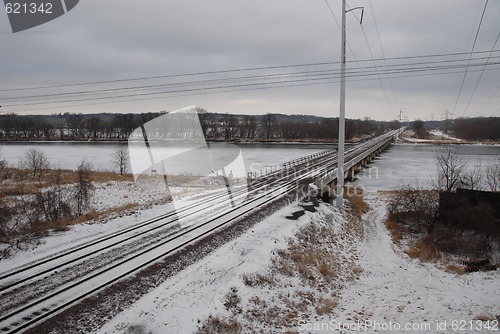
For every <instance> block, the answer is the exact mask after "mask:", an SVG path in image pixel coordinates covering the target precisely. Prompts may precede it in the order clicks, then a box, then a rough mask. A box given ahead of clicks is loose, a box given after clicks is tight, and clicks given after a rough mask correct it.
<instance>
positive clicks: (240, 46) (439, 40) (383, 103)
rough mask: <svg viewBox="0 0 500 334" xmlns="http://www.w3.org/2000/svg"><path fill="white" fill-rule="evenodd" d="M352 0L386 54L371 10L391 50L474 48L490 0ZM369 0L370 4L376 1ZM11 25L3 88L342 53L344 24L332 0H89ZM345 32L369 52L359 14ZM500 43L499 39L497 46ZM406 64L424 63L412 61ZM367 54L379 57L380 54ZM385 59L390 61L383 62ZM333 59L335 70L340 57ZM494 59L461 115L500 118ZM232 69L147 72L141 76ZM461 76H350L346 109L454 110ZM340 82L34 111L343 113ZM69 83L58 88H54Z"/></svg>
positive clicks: (490, 17) (376, 114)
mask: <svg viewBox="0 0 500 334" xmlns="http://www.w3.org/2000/svg"><path fill="white" fill-rule="evenodd" d="M330 4H331V6H332V9H333V10H334V13H335V15H336V17H337V19H338V20H340V1H333V0H331V1H330ZM348 4H349V6H351V7H355V6H365V8H366V10H365V18H364V22H363V29H364V32H365V34H366V38H367V40H368V42H369V45H370V49H371V52H372V55H373V57H374V58H382V57H383V55H382V50H381V48H380V46H379V41H378V36H377V32H376V26H375V21H374V19H373V16H372V9H373V12H374V13H375V19H376V23H377V27H378V31H379V33H380V39H381V42H382V46H383V51H384V54H385V57H387V58H393V57H404V56H415V55H429V54H445V53H446V54H447V53H455V52H469V51H470V50H471V47H472V40H473V37H474V34H475V31H476V29H477V25H478V22H479V17H480V14H481V12H482V9H483V6H484V1H468V0H441V1H438V2H436V1H431V0H426V1H421V0H419V1H416V0H412V1H405V2H404V3H400V2H394V1H389V0H373V1H366V0H363V1H361V0H359V1H355V0H351V1H348ZM371 5H373V8H370V6H371ZM356 15H358V16H359V14H356ZM498 17H500V3H499V2H497V1H490V2H489V4H488V8H487V11H486V14H485V17H484V19H483V24H482V27H481V31H480V34H479V37H478V40H477V44H476V47H475V50H489V49H491V48H492V46H493V43H494V41H495V38H496V37H497V34H498V33H499V32H500V25H499V23H498ZM9 29H10V28H9V26H8V20H7V16H6V15H0V30H1V31H2V34H1V35H0V38H1V39H2V47H1V51H0V61H1V62H2V66H1V67H0V78H1V79H0V89H9V88H16V87H30V86H37V85H57V84H67V83H77V82H89V81H100V80H115V79H122V78H134V77H147V76H158V75H170V74H181V73H191V72H200V71H217V70H225V69H235V68H251V67H262V66H277V65H289V64H301V63H316V62H334V61H339V59H340V50H339V49H340V31H339V28H338V27H337V24H336V23H335V21H334V19H333V17H332V16H331V14H330V12H329V10H328V7H327V6H326V4H325V2H324V1H320V0H315V1H304V0H302V1H299V0H296V1H290V0H288V1H287V0H273V1H265V0H253V1H229V0H214V1H210V2H201V1H195V0H182V1H181V0H169V1H161V0H148V1H130V0H126V1H124V0H109V1H97V0H85V1H80V3H79V5H78V6H77V7H75V9H73V10H72V11H71V12H70V13H68V14H66V15H64V16H62V17H61V18H59V19H57V20H54V21H52V22H50V23H48V24H45V25H42V26H40V27H37V28H34V29H32V30H28V31H26V32H22V33H17V34H11V33H9V32H8V31H9ZM348 41H349V45H350V48H352V51H353V52H354V53H352V52H351V50H349V52H348V59H349V60H351V61H352V60H354V57H355V58H356V59H358V60H364V59H370V58H371V55H370V52H369V49H368V47H367V43H366V41H365V37H364V35H363V30H362V29H361V28H360V26H359V24H358V23H357V22H356V20H355V18H354V16H352V15H351V14H349V15H348ZM496 49H500V45H497V46H496ZM486 56H487V55H486ZM448 58H449V57H448ZM409 62H415V59H412V60H409ZM363 64H365V65H367V66H372V64H371V63H363ZM378 65H379V70H382V68H383V66H382V65H383V63H378ZM356 66H357V65H356V64H355V63H354V64H351V65H349V67H350V68H356ZM322 68H323V69H324V68H325V67H322ZM331 68H332V69H337V68H336V66H332V67H331ZM493 68H496V69H497V70H495V71H486V72H485V73H484V74H483V77H482V79H481V82H480V85H479V86H478V89H477V92H476V94H475V95H474V99H473V100H472V103H471V106H469V109H468V110H467V112H465V113H464V114H463V115H464V116H476V115H484V116H490V115H494V114H495V113H496V115H497V116H498V110H497V108H498V105H500V93H499V94H497V95H496V96H495V97H494V98H493V99H492V100H491V102H490V103H489V104H488V105H487V106H486V107H485V108H484V109H483V110H482V111H481V112H479V110H480V109H481V108H482V107H483V105H484V103H485V102H486V101H487V100H488V99H489V98H490V97H491V96H493V94H494V93H495V91H496V90H497V88H498V83H499V82H500V80H499V79H500V72H499V70H498V68H499V67H498V66H494V67H493ZM477 69H481V68H477ZM298 70H299V69H287V70H286V71H298ZM280 71H281V72H283V71H285V70H280ZM460 71H463V69H460ZM277 72H279V71H278V70H273V71H267V72H265V73H266V74H270V73H277ZM251 74H252V73H240V74H238V75H251ZM232 75H236V74H232ZM478 75H479V74H478V73H477V72H474V73H472V72H471V73H470V74H469V75H468V76H467V80H466V82H465V85H464V89H463V92H462V95H461V98H460V100H459V104H458V106H457V108H456V112H455V114H456V116H462V113H463V111H464V110H465V105H466V103H467V101H468V99H469V98H470V96H471V94H472V90H473V89H474V85H475V83H476V81H475V80H476V79H477V78H478ZM228 76H229V74H225V75H218V76H199V77H189V78H182V79H180V78H177V79H175V80H174V79H170V80H167V79H162V80H150V81H144V82H142V81H141V82H138V83H137V84H158V83H168V82H175V81H179V80H184V81H187V80H197V79H200V80H201V79H208V78H223V77H228ZM462 77H463V74H460V73H459V74H448V75H440V76H422V77H407V78H396V75H393V76H392V80H391V82H389V80H388V79H387V77H386V76H384V75H381V78H382V84H381V83H380V81H378V80H371V81H370V83H369V84H368V83H367V82H366V81H365V80H364V78H363V77H361V78H357V80H362V81H351V82H348V86H347V92H348V94H347V97H348V99H347V116H348V117H364V116H369V117H372V118H375V119H393V118H395V117H396V115H397V113H398V112H399V109H400V108H403V110H404V111H405V112H406V113H407V114H408V115H409V117H410V118H412V119H413V118H426V117H430V116H431V114H432V115H434V117H437V116H440V115H441V113H442V112H443V110H444V109H451V108H453V106H454V103H455V100H456V97H457V94H458V90H459V87H460V83H461V80H462ZM375 78H377V77H375ZM391 83H392V88H393V89H392V90H391ZM134 84H135V83H134ZM382 86H383V87H382ZM113 87H121V86H120V84H109V85H102V86H93V87H92V88H93V89H99V88H113ZM382 88H384V89H385V93H384V90H383V89H382ZM338 89H339V88H338V84H336V83H332V84H328V85H313V86H298V87H282V88H274V89H268V90H247V91H242V92H226V93H219V94H205V95H191V96H182V97H170V98H167V97H166V96H164V95H163V96H159V98H155V99H145V100H142V101H127V102H121V103H107V104H92V105H84V104H87V103H91V102H93V101H85V102H81V103H72V104H69V105H70V106H71V107H65V108H53V109H52V108H51V109H42V110H34V111H25V113H28V112H29V113H51V112H65V111H70V112H101V111H110V112H123V111H126V112H145V111H156V110H173V109H176V108H180V107H184V106H187V105H191V104H197V105H199V106H202V107H205V108H207V109H209V110H211V111H214V112H232V113H253V114H260V113H266V112H280V113H305V114H317V115H331V116H335V115H336V114H337V113H338V96H339V93H338ZM65 91H66V90H65V89H64V88H59V89H56V90H51V91H50V92H51V93H54V92H56V93H57V92H65ZM43 92H44V93H47V92H48V91H43ZM31 93H32V92H29V94H31ZM13 94H14V93H12V92H0V105H2V104H3V105H8V103H4V102H2V99H5V98H6V97H9V96H13ZM16 94H27V93H26V92H21V93H16ZM177 95H185V94H177ZM151 97H156V96H151ZM123 100H125V98H124V99H123ZM94 102H99V103H100V102H105V101H101V100H99V101H94ZM388 102H389V103H388ZM44 106H45V105H44ZM46 107H52V105H46ZM31 108H37V106H33V107H31ZM24 109H29V107H24ZM10 110H11V111H16V110H22V108H17V109H16V108H10ZM8 111H9V108H8V107H5V108H2V112H8Z"/></svg>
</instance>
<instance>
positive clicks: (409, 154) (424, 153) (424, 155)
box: [353, 144, 500, 191]
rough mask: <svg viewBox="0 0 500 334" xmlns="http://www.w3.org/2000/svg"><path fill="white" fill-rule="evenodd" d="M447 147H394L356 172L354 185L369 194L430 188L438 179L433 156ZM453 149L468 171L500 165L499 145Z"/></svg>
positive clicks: (460, 146)
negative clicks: (398, 189)
mask: <svg viewBox="0 0 500 334" xmlns="http://www.w3.org/2000/svg"><path fill="white" fill-rule="evenodd" d="M447 147H448V146H447V145H426V144H393V145H391V146H390V147H389V148H388V149H387V150H386V151H384V152H383V153H382V154H381V155H380V156H378V157H377V158H376V159H375V160H374V163H373V164H371V165H369V168H367V169H364V170H363V171H362V172H361V173H359V174H358V175H357V178H358V179H357V180H356V181H355V182H354V183H353V184H354V185H358V186H362V187H363V188H364V189H365V190H368V191H377V190H391V189H397V188H400V187H401V186H402V185H413V186H423V187H426V188H429V187H433V186H434V185H435V184H436V180H437V176H438V166H437V161H436V155H437V154H439V152H440V151H441V150H443V149H445V148H447ZM453 149H454V150H455V151H456V153H457V155H458V157H459V158H460V159H461V160H462V161H464V162H466V164H467V168H468V169H474V168H483V169H484V168H485V167H487V166H489V165H491V164H497V165H498V164H500V146H490V145H454V146H453Z"/></svg>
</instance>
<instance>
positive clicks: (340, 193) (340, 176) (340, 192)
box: [336, 0, 364, 209]
mask: <svg viewBox="0 0 500 334" xmlns="http://www.w3.org/2000/svg"><path fill="white" fill-rule="evenodd" d="M355 9H362V10H363V11H362V12H361V20H360V22H359V23H360V24H362V23H363V12H364V8H363V7H355V8H351V9H349V10H348V11H346V0H342V29H341V30H342V38H341V41H340V57H341V58H340V59H341V61H340V113H339V145H338V150H337V156H338V165H337V194H336V205H337V207H338V208H340V209H341V208H343V207H344V151H345V64H346V55H345V54H346V52H345V49H346V48H345V46H346V32H345V30H346V13H348V12H350V11H352V10H355Z"/></svg>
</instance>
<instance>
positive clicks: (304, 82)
mask: <svg viewBox="0 0 500 334" xmlns="http://www.w3.org/2000/svg"><path fill="white" fill-rule="evenodd" d="M492 65H500V62H498V63H489V64H488V66H492ZM463 66H465V65H462V67H463ZM473 66H482V64H478V65H473ZM459 68H460V67H457V66H446V67H443V66H441V67H436V66H434V67H432V68H430V69H423V68H422V69H419V70H413V71H400V70H394V71H392V72H388V74H391V75H394V74H404V75H399V76H394V77H393V78H394V79H398V78H408V77H418V76H429V75H446V74H456V73H462V72H457V71H453V72H439V71H448V70H451V69H459ZM493 70H496V68H495V69H493ZM429 71H430V73H424V74H421V72H429ZM471 72H473V71H472V70H471ZM370 75H372V76H376V73H375V72H372V73H371V74H370ZM362 76H363V79H362V80H356V78H358V77H362ZM347 77H348V78H353V79H350V80H349V81H364V80H367V75H366V74H364V75H361V74H359V73H358V74H351V75H348V76H347ZM338 78H339V76H338V75H337V76H332V77H330V78H326V79H328V80H330V81H325V80H326V79H325V78H314V79H300V80H297V79H296V80H287V81H276V82H267V83H254V84H242V85H229V86H218V87H206V88H192V89H183V90H170V91H164V92H155V93H142V94H134V95H131V94H129V95H121V96H111V97H99V98H86V99H73V100H66V101H64V100H62V101H51V102H42V103H30V104H18V105H10V106H9V105H7V106H6V107H19V106H30V105H33V106H34V105H50V104H64V103H74V102H86V101H96V100H97V101H104V100H106V102H100V103H95V102H94V103H86V104H78V105H71V106H67V105H66V106H51V107H47V108H31V109H23V110H17V111H18V112H19V111H33V110H46V109H54V108H60V107H65V108H68V107H80V106H85V105H98V104H108V103H120V102H130V101H141V100H151V99H158V98H173V97H182V96H194V95H207V94H216V93H227V92H239V91H248V90H262V89H270V88H284V87H297V86H311V85H319V84H332V83H338V80H337V81H331V80H332V79H335V80H336V79H338ZM368 80H376V78H374V79H368ZM169 94H178V95H173V96H172V95H170V96H164V95H169ZM179 94H181V95H179ZM160 95H161V96H160ZM145 96H148V97H145ZM151 96H155V97H153V98H151ZM131 97H140V98H136V99H130V98H131ZM112 99H114V100H115V101H109V100H112ZM116 99H122V100H119V101H116ZM4 106H5V105H4Z"/></svg>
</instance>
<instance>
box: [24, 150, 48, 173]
mask: <svg viewBox="0 0 500 334" xmlns="http://www.w3.org/2000/svg"><path fill="white" fill-rule="evenodd" d="M21 165H23V166H24V168H26V169H29V170H31V173H32V175H33V177H35V178H36V177H38V178H41V176H42V172H43V171H44V170H46V169H48V168H49V160H48V159H47V157H46V156H45V153H43V151H40V150H38V149H36V148H33V147H32V148H30V149H29V150H27V151H26V152H24V160H23V161H22V163H21Z"/></svg>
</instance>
